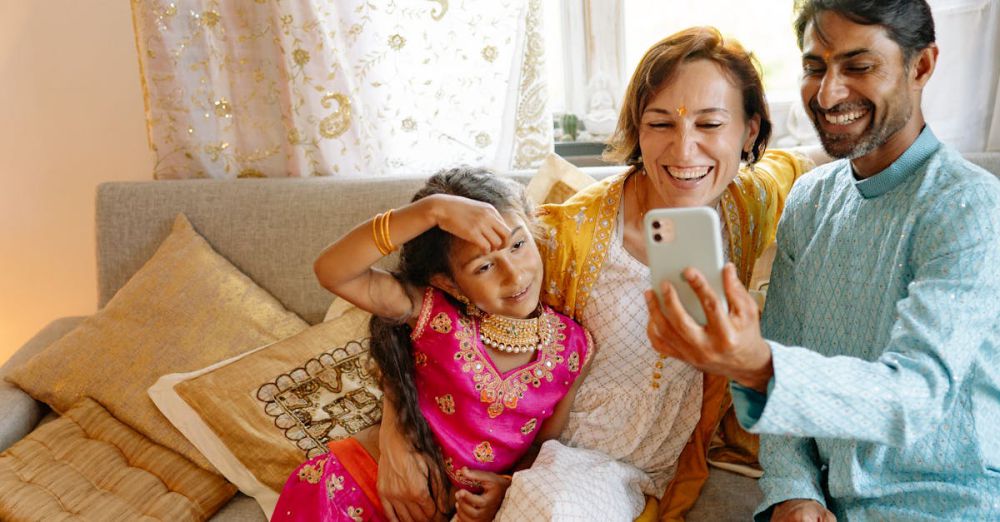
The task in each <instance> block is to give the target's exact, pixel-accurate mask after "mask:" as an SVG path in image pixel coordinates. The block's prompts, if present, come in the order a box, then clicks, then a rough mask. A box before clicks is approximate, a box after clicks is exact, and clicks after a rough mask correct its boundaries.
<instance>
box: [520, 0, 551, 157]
mask: <svg viewBox="0 0 1000 522" xmlns="http://www.w3.org/2000/svg"><path fill="white" fill-rule="evenodd" d="M542 9H543V7H542V2H541V0H529V1H528V9H527V14H526V15H525V20H524V35H525V44H524V49H525V50H526V52H525V53H524V61H522V62H521V84H520V85H519V86H518V93H517V100H518V102H517V110H516V112H515V131H514V158H513V164H514V165H513V167H514V168H515V169H526V168H533V167H537V166H538V165H539V164H540V163H541V161H542V160H543V159H545V156H547V155H548V154H549V152H551V151H552V121H551V116H550V115H549V114H548V112H546V110H545V108H546V103H547V102H548V98H549V96H548V91H547V88H546V83H545V45H544V44H545V40H544V36H543V35H542V27H541V24H542V20H541V17H542Z"/></svg>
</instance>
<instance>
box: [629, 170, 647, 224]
mask: <svg viewBox="0 0 1000 522" xmlns="http://www.w3.org/2000/svg"><path fill="white" fill-rule="evenodd" d="M642 172H643V174H633V175H632V176H633V178H634V179H632V196H633V198H634V199H635V209H636V211H637V212H639V228H640V229H641V228H642V220H643V219H645V218H646V212H649V209H648V208H646V205H645V203H646V202H645V201H644V198H640V197H639V176H641V175H642V176H644V175H645V172H646V171H645V170H643V171H642Z"/></svg>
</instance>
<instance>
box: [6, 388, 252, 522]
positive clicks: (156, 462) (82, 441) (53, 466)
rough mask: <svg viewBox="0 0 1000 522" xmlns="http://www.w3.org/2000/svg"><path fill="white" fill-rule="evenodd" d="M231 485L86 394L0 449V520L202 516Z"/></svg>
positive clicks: (228, 492) (212, 509)
mask: <svg viewBox="0 0 1000 522" xmlns="http://www.w3.org/2000/svg"><path fill="white" fill-rule="evenodd" d="M235 492H236V488H234V487H233V486H232V484H229V483H228V482H226V481H225V480H224V479H223V478H222V477H220V476H218V475H216V474H214V473H209V472H208V471H205V470H204V469H201V468H199V467H198V466H195V465H194V464H192V463H191V462H189V461H188V460H187V459H185V458H184V457H182V456H180V455H178V454H176V453H174V452H172V451H170V450H168V449H166V448H164V447H162V446H158V445H156V444H154V443H152V442H151V441H150V440H148V439H146V438H145V437H143V436H142V435H140V434H138V433H136V432H135V431H133V430H132V429H130V428H129V427H128V426H125V425H124V424H122V423H121V422H119V421H118V420H116V419H115V418H114V417H112V416H111V415H110V414H108V412H107V411H106V410H105V409H104V408H102V407H101V405H100V404H97V403H96V402H94V401H92V400H90V399H84V400H83V401H81V402H80V403H78V404H77V405H76V406H74V407H73V408H71V409H70V410H69V411H67V412H66V414H65V415H63V416H62V417H60V418H58V419H56V420H54V421H52V422H49V423H47V424H44V425H42V426H41V427H39V428H38V429H36V430H35V431H33V432H31V434H29V435H28V436H27V437H25V438H23V439H21V440H20V441H18V442H17V444H14V445H13V446H11V447H10V448H8V449H7V451H4V452H3V453H0V520H205V519H207V518H208V517H210V516H211V515H212V513H215V511H216V510H218V509H219V508H220V507H221V506H222V505H223V504H225V502H226V501H227V500H229V498H230V497H232V496H233V493H235Z"/></svg>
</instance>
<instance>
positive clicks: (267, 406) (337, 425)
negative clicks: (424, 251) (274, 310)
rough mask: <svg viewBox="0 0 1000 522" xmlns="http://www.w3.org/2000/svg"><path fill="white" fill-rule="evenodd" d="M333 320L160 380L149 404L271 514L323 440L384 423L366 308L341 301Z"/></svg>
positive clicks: (322, 449) (319, 450)
mask: <svg viewBox="0 0 1000 522" xmlns="http://www.w3.org/2000/svg"><path fill="white" fill-rule="evenodd" d="M334 306H335V308H338V310H337V311H336V313H334V314H333V318H332V319H331V320H330V321H327V322H323V323H320V324H318V325H316V326H313V327H310V328H309V329H308V330H305V331H303V332H302V333H299V334H298V335H295V336H293V337H290V338H288V339H285V340H283V341H280V342H277V343H274V344H271V345H268V346H264V347H261V348H259V349H257V350H254V351H253V352H251V353H248V354H244V355H241V356H238V357H235V358H233V359H230V360H227V361H222V362H220V363H218V364H214V365H212V366H209V367H207V368H205V369H203V370H198V371H194V372H189V373H186V374H175V375H165V376H163V377H162V378H161V379H160V380H159V381H157V383H156V384H155V385H153V387H151V388H150V390H149V395H150V397H152V399H153V401H154V402H155V403H156V405H157V406H158V407H159V408H160V410H161V411H162V412H163V413H164V415H166V416H167V418H169V419H170V420H171V422H173V424H174V425H175V426H177V427H178V429H180V430H181V432H182V433H184V435H185V436H187V437H188V439H189V440H191V441H192V442H193V443H194V444H195V446H197V447H198V448H199V449H200V450H201V451H202V452H203V453H204V454H205V456H206V457H207V458H208V459H209V460H210V461H211V462H212V464H213V465H215V467H216V468H217V469H218V470H219V471H220V472H221V473H222V474H223V475H225V477H226V478H227V479H229V480H230V481H231V482H233V483H234V484H236V485H237V486H238V487H239V488H240V490H241V491H243V492H244V493H246V494H247V495H250V496H252V497H254V498H255V499H257V501H258V503H259V504H260V505H261V508H262V509H263V510H264V511H265V513H267V514H268V515H270V513H271V512H272V511H273V509H274V503H275V502H276V501H277V494H278V492H279V491H280V490H281V487H282V486H283V485H284V483H285V480H286V479H287V478H288V475H289V474H290V473H291V472H292V471H293V470H294V469H295V467H296V466H298V465H299V464H300V463H302V462H303V461H304V460H306V459H307V458H310V457H313V456H315V455H319V454H322V453H325V452H326V451H327V449H326V443H327V442H328V441H330V440H337V439H341V438H344V437H347V436H350V435H352V434H354V433H357V432H358V431H360V430H362V429H364V428H367V427H369V426H371V425H373V424H375V423H377V422H378V421H380V420H381V418H382V394H381V392H380V391H379V389H378V386H377V382H376V379H375V376H374V375H373V374H372V372H371V368H372V365H371V361H370V358H369V355H368V339H367V337H368V319H369V317H370V315H369V314H368V313H367V312H364V311H362V310H359V309H357V308H354V307H353V306H350V305H349V304H348V303H346V302H345V301H342V300H337V301H336V302H335V305H334Z"/></svg>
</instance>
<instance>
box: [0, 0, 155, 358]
mask: <svg viewBox="0 0 1000 522" xmlns="http://www.w3.org/2000/svg"><path fill="white" fill-rule="evenodd" d="M152 164H153V157H152V153H151V152H150V151H149V148H148V145H147V140H146V128H145V119H144V115H143V101H142V90H141V84H140V79H139V72H138V60H137V57H136V50H135V38H134V34H133V31H132V15H131V10H130V5H129V2H128V1H125V0H47V1H45V2H40V1H36V0H0V363H2V362H3V361H6V360H7V359H8V358H9V357H10V355H11V354H12V353H13V352H14V351H15V350H16V349H17V348H18V347H20V346H21V344H23V343H24V342H25V341H27V340H28V339H29V338H30V337H31V336H32V335H34V333H35V332H37V331H38V330H39V329H41V328H42V327H43V326H45V325H46V324H47V323H48V322H49V321H51V320H52V319H55V318H57V317H61V316H67V315H85V314H90V313H93V312H94V310H95V309H96V306H97V278H96V270H97V269H96V263H95V253H94V245H95V241H94V190H95V187H96V186H97V184H98V183H100V182H103V181H110V180H147V179H151V178H152V174H151V172H152Z"/></svg>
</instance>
